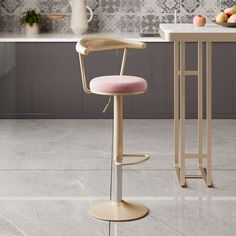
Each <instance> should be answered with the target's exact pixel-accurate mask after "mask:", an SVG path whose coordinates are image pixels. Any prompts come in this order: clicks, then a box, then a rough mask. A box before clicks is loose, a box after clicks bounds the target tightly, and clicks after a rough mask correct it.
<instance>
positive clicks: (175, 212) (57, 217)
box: [0, 120, 236, 236]
mask: <svg viewBox="0 0 236 236" xmlns="http://www.w3.org/2000/svg"><path fill="white" fill-rule="evenodd" d="M195 125H196V122H195V121H191V120H189V121H187V127H188V131H187V139H186V140H187V142H188V145H187V147H188V149H189V150H196V144H197V129H196V126H195ZM111 127H112V123H111V120H1V121H0V155H1V158H0V186H1V188H0V235H1V236H22V235H25V236H26V235H27V236H103V235H111V236H126V235H127V236H131V235H135V236H149V235H150V236H153V235H160V236H211V235H214V236H232V235H235V232H236V214H235V212H236V156H235V153H236V146H235V144H236V132H235V131H236V120H214V122H213V178H214V188H207V187H206V186H205V184H204V182H203V180H201V179H200V180H189V181H188V187H187V188H180V187H179V186H178V180H177V177H176V175H175V172H174V168H173V121H172V120H127V121H125V150H126V152H133V151H135V152H147V153H150V154H151V160H150V161H148V162H146V163H144V164H142V165H139V166H133V167H129V168H126V170H125V171H124V195H125V199H132V200H136V201H140V202H143V203H145V204H146V205H148V206H149V207H150V209H151V211H150V214H149V216H147V217H146V218H144V219H142V220H139V221H133V222H128V223H111V224H109V223H108V222H102V221H98V220H95V219H93V218H91V217H89V216H88V212H87V209H88V206H89V204H90V203H92V202H95V201H99V200H104V199H109V190H110V186H109V185H110V169H109V167H110V158H111ZM189 162H190V161H189ZM188 167H189V169H190V170H189V171H195V170H194V169H196V168H195V167H196V163H192V162H191V163H188Z"/></svg>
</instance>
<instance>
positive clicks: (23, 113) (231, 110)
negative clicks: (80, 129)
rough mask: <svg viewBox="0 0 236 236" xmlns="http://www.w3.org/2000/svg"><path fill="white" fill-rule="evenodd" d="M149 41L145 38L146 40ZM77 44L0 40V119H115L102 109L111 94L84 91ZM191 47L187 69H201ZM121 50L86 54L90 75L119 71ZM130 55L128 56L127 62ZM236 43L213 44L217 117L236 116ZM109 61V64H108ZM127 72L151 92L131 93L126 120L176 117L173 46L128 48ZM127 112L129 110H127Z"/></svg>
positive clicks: (191, 98) (192, 93)
mask: <svg viewBox="0 0 236 236" xmlns="http://www.w3.org/2000/svg"><path fill="white" fill-rule="evenodd" d="M144 41H145V39H144ZM75 45H76V42H1V43H0V61H1V63H0V118H92V119H93V118H111V117H112V106H111V107H110V108H109V109H108V111H107V113H106V114H103V113H102V110H103V108H104V106H105V105H106V103H107V98H106V97H104V96H98V95H87V94H84V93H83V91H82V84H81V78H80V70H79V61H78V54H77V53H76V51H75ZM196 46H197V45H195V44H194V43H192V44H188V45H187V57H186V61H187V68H189V69H194V68H196V67H197V60H196V59H193V57H191V54H192V53H194V52H195V51H196V50H197V47H196ZM121 56H122V52H121V51H119V50H116V51H107V52H100V53H96V54H92V53H91V55H90V56H88V57H87V58H86V66H87V67H88V68H92V69H91V70H87V71H88V75H87V77H88V78H89V79H91V78H93V77H95V76H99V75H108V74H117V73H119V68H118V67H117V64H118V63H119V61H120V60H121ZM129 58H130V60H129ZM235 61H236V45H235V44H234V43H227V44H225V43H215V44H213V81H214V82H213V118H236V64H235ZM107 62H109V63H107ZM127 63H128V65H127V70H126V74H128V75H137V76H141V77H143V78H145V79H147V81H148V86H149V89H148V92H147V93H146V94H144V95H140V96H135V97H128V98H127V99H126V103H125V117H126V118H173V44H172V43H166V42H149V43H148V47H147V49H146V50H130V52H129V55H128V62H127ZM186 92H187V102H186V109H187V117H188V118H194V117H196V114H197V80H196V77H195V76H191V77H189V79H188V80H187V86H186ZM126 113H127V114H126Z"/></svg>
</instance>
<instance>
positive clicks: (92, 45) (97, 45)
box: [76, 36, 146, 94]
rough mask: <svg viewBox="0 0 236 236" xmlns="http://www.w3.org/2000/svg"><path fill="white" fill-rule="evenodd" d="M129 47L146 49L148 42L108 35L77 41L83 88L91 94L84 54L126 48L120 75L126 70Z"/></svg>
mask: <svg viewBox="0 0 236 236" xmlns="http://www.w3.org/2000/svg"><path fill="white" fill-rule="evenodd" d="M128 48H133V49H145V48H146V43H142V42H135V41H132V40H126V39H121V38H114V37H107V36H106V37H102V36H99V37H98V36H90V37H84V38H82V39H80V40H79V41H78V42H77V44H76V51H77V52H78V53H79V60H80V70H81V77H82V84H83V89H84V91H85V92H86V93H88V94H91V91H90V89H89V88H88V86H87V80H86V75H85V67H84V60H83V55H88V54H89V53H90V52H96V51H105V50H112V49H124V54H123V59H122V64H121V69H120V75H123V74H124V70H125V64H126V57H127V49H128Z"/></svg>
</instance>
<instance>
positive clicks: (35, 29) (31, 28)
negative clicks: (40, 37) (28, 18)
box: [25, 23, 39, 35]
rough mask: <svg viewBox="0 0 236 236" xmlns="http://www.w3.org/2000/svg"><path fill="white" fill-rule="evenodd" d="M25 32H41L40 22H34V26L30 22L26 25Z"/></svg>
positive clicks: (29, 33)
mask: <svg viewBox="0 0 236 236" xmlns="http://www.w3.org/2000/svg"><path fill="white" fill-rule="evenodd" d="M25 34H26V35H37V34H39V26H38V24H36V23H34V24H33V25H32V26H30V25H29V24H26V25H25Z"/></svg>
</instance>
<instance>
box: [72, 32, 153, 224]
mask: <svg viewBox="0 0 236 236" xmlns="http://www.w3.org/2000/svg"><path fill="white" fill-rule="evenodd" d="M129 48H136V49H144V48H146V44H145V43H140V42H134V41H130V40H124V39H117V38H113V37H94V36H90V37H85V38H82V39H81V40H79V41H78V43H77V45H76V51H77V52H78V53H79V59H80V69H81V77H82V85H83V89H84V91H85V93H88V94H99V95H105V96H109V97H110V98H111V97H113V98H114V139H113V160H114V165H115V185H116V186H115V190H116V191H115V192H116V193H115V199H114V200H110V201H105V202H98V203H95V204H93V205H91V206H90V209H89V213H90V215H91V216H93V217H95V218H98V219H101V220H106V221H130V220H136V219H140V218H142V217H144V216H146V215H147V214H148V212H149V210H148V208H147V207H146V206H144V205H142V204H139V203H135V202H128V201H124V200H123V198H122V167H123V166H128V165H135V164H139V163H142V162H144V161H146V160H148V159H149V158H150V156H149V155H147V154H144V155H142V154H124V153H123V97H124V96H128V95H138V94H143V93H145V92H146V90H147V82H146V80H144V79H143V78H140V77H135V76H127V75H123V74H124V70H125V64H126V57H127V49H129ZM112 49H124V53H123V59H122V63H121V70H120V75H110V76H102V77H97V78H94V79H92V80H91V82H90V88H88V87H87V81H86V75H85V66H84V61H83V56H84V55H88V54H89V53H90V52H95V51H104V50H112ZM109 101H110V100H109ZM108 104H109V103H108ZM133 157H135V158H138V159H135V161H134V160H132V161H125V159H128V158H133ZM129 160H130V159H129Z"/></svg>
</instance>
